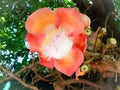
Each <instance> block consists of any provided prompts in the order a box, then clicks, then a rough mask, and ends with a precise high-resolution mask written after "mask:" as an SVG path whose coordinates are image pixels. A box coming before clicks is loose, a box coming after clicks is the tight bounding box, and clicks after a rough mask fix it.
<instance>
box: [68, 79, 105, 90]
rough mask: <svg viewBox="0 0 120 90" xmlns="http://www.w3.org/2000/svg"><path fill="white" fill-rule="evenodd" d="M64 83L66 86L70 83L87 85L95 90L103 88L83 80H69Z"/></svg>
mask: <svg viewBox="0 0 120 90" xmlns="http://www.w3.org/2000/svg"><path fill="white" fill-rule="evenodd" d="M66 83H67V84H72V83H74V84H75V83H83V84H87V85H89V86H92V87H95V88H99V89H103V88H104V87H103V86H100V85H98V84H96V83H93V82H90V81H88V80H84V79H79V80H76V79H70V80H66Z"/></svg>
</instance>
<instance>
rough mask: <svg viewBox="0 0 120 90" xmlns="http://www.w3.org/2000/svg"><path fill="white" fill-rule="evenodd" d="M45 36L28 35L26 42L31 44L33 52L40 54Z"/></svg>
mask: <svg viewBox="0 0 120 90" xmlns="http://www.w3.org/2000/svg"><path fill="white" fill-rule="evenodd" d="M44 38H45V35H33V34H30V33H27V35H26V40H27V42H28V44H29V47H30V51H31V52H36V51H37V52H39V51H40V46H41V43H42V41H43V40H44Z"/></svg>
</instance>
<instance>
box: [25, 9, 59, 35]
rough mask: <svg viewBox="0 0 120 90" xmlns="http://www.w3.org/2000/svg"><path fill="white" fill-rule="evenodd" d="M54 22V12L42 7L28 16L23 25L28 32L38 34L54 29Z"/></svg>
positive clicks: (55, 18) (55, 19) (55, 20)
mask: <svg viewBox="0 0 120 90" xmlns="http://www.w3.org/2000/svg"><path fill="white" fill-rule="evenodd" d="M56 22H57V17H56V14H55V13H54V12H53V11H52V10H50V9H48V8H42V9H39V10H36V11H35V12H33V13H32V14H31V15H30V16H29V17H28V19H27V20H26V23H25V27H26V29H27V31H28V32H29V33H31V34H36V35H39V34H43V33H46V32H48V31H50V30H52V29H55V28H56Z"/></svg>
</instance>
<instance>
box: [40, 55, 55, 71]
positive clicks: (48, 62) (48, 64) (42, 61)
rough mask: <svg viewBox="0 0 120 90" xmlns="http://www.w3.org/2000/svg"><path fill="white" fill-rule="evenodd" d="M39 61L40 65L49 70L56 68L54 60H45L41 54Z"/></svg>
mask: <svg viewBox="0 0 120 90" xmlns="http://www.w3.org/2000/svg"><path fill="white" fill-rule="evenodd" d="M39 61H40V64H41V65H43V66H45V67H47V68H50V69H52V68H54V60H53V59H50V60H49V59H48V58H45V57H42V55H41V54H39Z"/></svg>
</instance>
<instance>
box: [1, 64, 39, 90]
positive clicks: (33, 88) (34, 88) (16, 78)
mask: <svg viewBox="0 0 120 90" xmlns="http://www.w3.org/2000/svg"><path fill="white" fill-rule="evenodd" d="M0 68H2V70H3V71H4V72H5V73H7V74H8V75H9V76H10V77H12V78H14V79H15V80H17V81H18V82H20V83H21V84H22V85H23V86H25V87H27V88H29V89H31V90H38V89H37V88H36V87H34V86H31V85H28V84H26V83H25V82H23V81H22V80H21V79H19V78H18V77H17V76H15V75H14V74H12V73H11V72H9V71H8V70H7V69H5V68H4V67H2V66H0Z"/></svg>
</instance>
